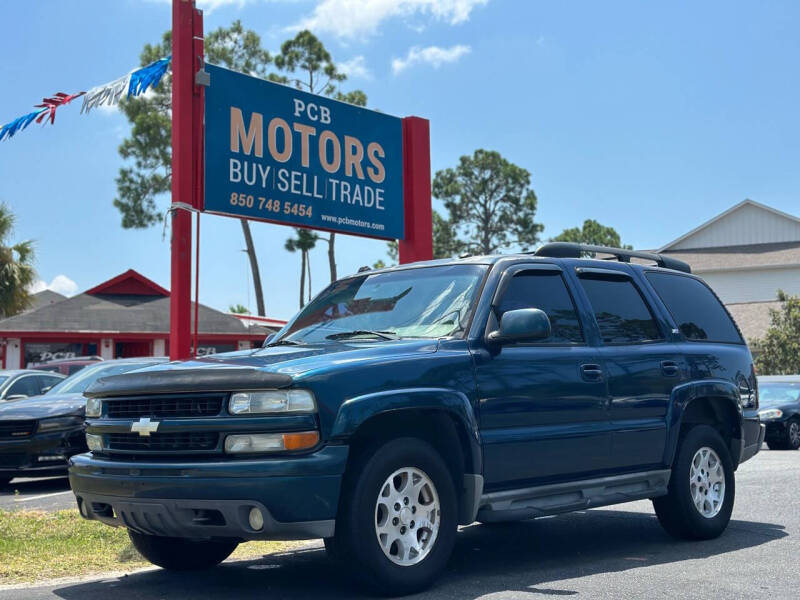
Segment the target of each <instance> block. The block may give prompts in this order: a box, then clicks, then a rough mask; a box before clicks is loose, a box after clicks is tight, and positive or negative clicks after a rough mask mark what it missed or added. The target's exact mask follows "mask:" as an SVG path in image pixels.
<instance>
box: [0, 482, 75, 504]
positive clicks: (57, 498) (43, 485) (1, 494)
mask: <svg viewBox="0 0 800 600" xmlns="http://www.w3.org/2000/svg"><path fill="white" fill-rule="evenodd" d="M76 506H77V505H76V504H75V496H73V495H72V491H71V490H70V489H69V480H68V479H67V477H66V476H63V477H43V478H41V479H28V478H23V477H18V478H17V479H12V480H11V483H9V484H8V485H5V486H2V487H0V509H2V510H19V509H25V510H47V511H51V510H63V509H65V508H76Z"/></svg>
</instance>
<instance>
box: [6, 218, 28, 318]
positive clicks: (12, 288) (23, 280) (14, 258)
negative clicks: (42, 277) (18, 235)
mask: <svg viewBox="0 0 800 600" xmlns="http://www.w3.org/2000/svg"><path fill="white" fill-rule="evenodd" d="M14 221H15V217H14V213H12V212H11V209H10V208H9V207H8V206H7V205H6V204H0V317H10V316H12V315H16V314H18V313H20V312H22V311H23V310H25V309H26V308H28V306H30V302H31V294H30V292H29V291H28V290H29V288H30V285H31V284H32V283H33V280H34V278H35V276H36V272H35V271H34V268H33V257H34V256H33V242H31V241H30V240H28V241H24V242H17V243H16V244H14V243H12V242H11V239H10V238H11V234H12V233H13V231H14Z"/></svg>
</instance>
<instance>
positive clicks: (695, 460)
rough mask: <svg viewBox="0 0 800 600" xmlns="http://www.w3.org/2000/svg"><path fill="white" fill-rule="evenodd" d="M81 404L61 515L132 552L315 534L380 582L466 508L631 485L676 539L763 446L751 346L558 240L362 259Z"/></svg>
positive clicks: (479, 510) (105, 383)
mask: <svg viewBox="0 0 800 600" xmlns="http://www.w3.org/2000/svg"><path fill="white" fill-rule="evenodd" d="M599 255H608V258H609V259H610V260H609V259H607V260H598V259H594V258H587V257H588V256H599ZM632 259H633V262H632ZM651 263H652V265H653V266H650V264H651ZM87 395H88V396H89V400H88V405H87V410H86V413H87V417H88V428H87V443H88V446H89V448H90V450H91V451H90V452H89V453H88V454H82V455H78V456H75V457H73V458H72V460H71V466H70V483H71V485H72V489H73V490H74V493H75V496H76V498H77V502H78V506H79V508H80V512H81V514H82V515H83V516H84V517H85V518H87V519H94V520H97V521H101V522H103V523H107V524H109V525H112V526H122V527H125V528H127V530H128V532H129V535H130V537H131V540H132V542H133V544H134V546H135V547H136V548H137V549H138V550H139V551H140V552H141V554H142V555H144V556H145V557H146V558H147V559H148V560H150V561H151V562H152V563H154V564H156V565H159V566H161V567H164V568H166V569H175V570H185V569H202V568H210V567H212V566H214V565H216V564H218V563H219V562H221V561H222V560H224V559H225V558H226V557H227V556H228V555H229V554H230V553H231V552H232V551H233V550H234V548H235V547H236V545H237V544H238V543H240V542H243V541H247V540H261V539H303V538H324V540H325V547H326V549H327V551H328V553H329V554H330V555H331V557H332V558H333V559H336V560H342V561H343V562H346V563H347V564H348V565H350V566H353V567H356V570H357V574H358V577H359V578H360V579H362V580H363V581H365V582H366V583H368V584H369V585H371V586H372V587H374V588H377V589H378V590H380V591H382V592H384V593H387V594H392V595H400V594H406V593H410V592H414V591H417V590H420V589H422V588H424V587H425V586H427V585H429V584H430V583H431V582H432V581H433V579H434V578H435V577H436V576H437V574H438V573H440V572H441V571H442V569H443V568H444V567H445V565H446V563H447V561H448V558H449V556H450V554H451V551H452V549H453V545H454V542H455V538H456V535H457V528H458V526H459V525H468V524H470V523H473V522H475V521H479V522H481V523H491V522H497V521H508V520H515V519H529V518H535V517H540V516H544V515H552V514H557V513H564V512H569V511H575V510H583V509H587V508H591V507H596V506H603V505H609V504H616V503H621V502H628V501H631V500H638V499H644V498H651V499H652V501H653V505H654V507H655V511H656V514H657V515H658V519H659V521H660V522H661V524H662V525H663V526H664V528H665V529H666V530H667V531H668V532H669V533H670V534H672V535H673V536H675V537H678V538H683V539H698V540H701V539H709V538H713V537H716V536H718V535H720V534H721V533H722V532H723V531H724V529H725V527H726V526H727V524H728V521H729V519H730V516H731V510H732V509H733V502H734V494H735V480H734V473H735V471H736V469H737V467H738V466H739V465H740V464H741V463H742V462H744V461H745V460H747V459H749V458H751V457H752V456H753V455H754V454H756V452H758V450H759V448H760V447H761V443H762V441H763V438H764V429H763V427H762V425H761V424H760V422H759V419H758V415H757V411H758V389H757V382H756V377H755V372H754V368H753V363H752V358H751V355H750V351H749V350H748V348H747V345H746V344H745V342H744V341H743V339H742V336H741V334H740V332H739V330H738V329H737V327H736V325H735V324H734V322H733V321H732V320H731V318H730V316H729V315H728V313H727V311H726V310H725V308H724V307H723V305H722V304H721V303H720V301H719V300H718V299H717V297H716V296H715V294H714V293H713V292H712V290H711V289H710V288H709V287H708V286H707V285H706V284H705V283H704V282H703V281H702V280H701V279H699V278H697V277H694V276H692V275H691V274H690V269H689V267H688V266H687V265H686V264H685V263H682V262H680V261H678V260H675V259H674V258H671V257H667V256H661V255H655V254H647V253H638V252H632V251H625V250H619V249H611V248H602V247H593V246H581V245H576V244H566V243H554V244H546V245H545V246H543V247H542V248H540V249H539V250H538V251H537V252H535V253H533V254H517V255H508V256H491V257H465V258H460V259H453V260H438V261H430V262H423V263H418V264H410V265H402V266H398V267H393V268H388V269H382V270H378V271H366V272H359V273H358V274H356V275H353V276H350V277H346V278H344V279H341V280H339V281H336V282H334V283H332V284H331V285H329V286H328V287H327V288H326V289H325V290H324V291H323V292H322V293H320V294H319V295H318V296H317V297H316V298H315V299H314V300H313V301H312V302H311V303H309V304H308V305H307V306H306V307H305V308H304V309H303V310H301V311H300V313H299V314H298V315H297V316H295V317H294V319H293V320H292V321H290V322H289V323H288V325H287V326H286V327H285V328H284V329H283V330H282V331H281V332H280V333H279V334H278V335H277V336H276V337H275V338H274V339H272V340H271V341H270V342H269V343H268V344H267V345H266V346H265V347H264V348H261V349H258V350H253V351H247V352H238V353H231V354H227V355H217V356H211V357H206V358H202V359H197V360H191V361H187V362H180V363H169V364H164V365H158V366H154V367H151V368H149V369H146V370H144V371H140V372H137V373H136V374H126V375H119V376H115V377H109V378H106V379H101V380H99V381H98V382H97V383H95V384H94V385H93V386H92V387H91V388H90V389H89V390H88V392H87Z"/></svg>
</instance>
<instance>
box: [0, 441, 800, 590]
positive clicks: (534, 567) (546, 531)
mask: <svg viewBox="0 0 800 600" xmlns="http://www.w3.org/2000/svg"><path fill="white" fill-rule="evenodd" d="M737 486H738V489H737V500H736V508H735V510H734V514H733V520H732V521H731V524H730V527H729V528H728V530H727V532H726V533H725V534H724V535H723V536H722V537H721V538H719V539H717V540H712V541H709V542H695V543H687V542H677V541H674V540H672V539H671V538H669V537H668V536H667V535H666V534H665V533H664V532H663V531H662V530H661V527H660V526H659V525H658V523H657V521H656V518H655V516H654V514H653V510H652V508H651V505H650V503H649V502H635V503H630V504H624V505H620V506H618V507H614V508H608V509H595V510H590V511H585V512H580V513H573V514H570V515H563V516H559V517H555V518H548V519H542V520H538V521H525V522H521V523H511V524H503V525H474V526H471V527H467V528H465V529H463V530H462V531H461V532H460V533H459V536H458V544H457V547H456V550H455V553H454V555H453V558H452V560H451V562H450V566H449V568H448V571H447V573H446V574H445V576H444V577H443V578H442V579H441V580H440V581H439V582H438V583H437V584H436V586H435V587H434V588H433V589H431V590H429V591H428V592H426V593H424V594H421V595H419V596H417V597H419V598H431V599H462V598H469V599H478V598H480V599H484V600H489V599H491V600H496V599H535V598H542V597H544V596H579V597H584V598H726V599H732V598H764V597H769V598H770V600H777V599H782V598H798V591H797V590H798V584H797V572H798V569H799V568H800V522H799V519H798V516H800V495H798V494H797V490H798V489H800V452H770V451H767V450H765V451H763V452H762V453H761V454H759V455H758V456H756V457H755V458H754V459H753V460H751V461H750V462H748V463H746V464H745V465H743V466H742V467H741V469H740V470H739V472H738V473H737ZM362 596H363V594H362V592H361V590H360V589H359V588H358V587H357V586H355V585H354V584H353V583H351V581H350V579H349V578H348V577H347V576H346V575H345V574H344V573H342V572H341V569H338V568H337V567H336V566H335V565H334V564H332V563H331V562H329V561H328V560H327V559H326V557H325V553H324V551H322V550H321V549H320V546H319V544H316V545H314V546H313V547H311V548H308V549H304V550H299V551H295V552H290V553H286V554H280V555H270V556H266V557H264V558H263V559H260V560H255V561H244V562H228V563H225V564H223V565H222V566H221V567H219V568H217V569H215V570H212V571H209V572H206V573H201V574H190V575H186V574H171V573H167V572H165V571H161V570H158V569H154V570H148V571H145V572H140V573H136V574H133V575H129V576H123V577H112V578H106V579H97V578H94V579H91V580H85V581H79V582H69V583H59V584H58V585H49V586H42V587H35V588H33V587H27V588H16V589H0V599H14V600H17V599H23V598H25V599H44V598H47V599H54V598H62V599H65V600H95V599H97V600H100V599H106V598H111V597H113V598H114V599H115V600H133V599H137V600H139V599H141V600H155V599H160V598H189V599H191V600H202V599H205V598H208V599H211V598H214V599H217V598H270V599H277V598H297V599H301V598H302V599H307V598H315V599H316V598H353V597H362Z"/></svg>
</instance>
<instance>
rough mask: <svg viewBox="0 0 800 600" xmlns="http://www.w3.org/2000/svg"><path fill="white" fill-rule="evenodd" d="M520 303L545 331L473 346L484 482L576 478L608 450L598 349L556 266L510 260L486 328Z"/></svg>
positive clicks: (598, 464)
mask: <svg viewBox="0 0 800 600" xmlns="http://www.w3.org/2000/svg"><path fill="white" fill-rule="evenodd" d="M519 308H539V309H541V310H543V311H544V312H545V313H547V315H548V317H549V318H550V321H551V328H552V334H551V336H550V337H549V338H548V339H546V340H543V341H540V342H536V343H511V344H506V345H502V346H493V345H484V346H482V347H480V348H479V349H478V351H477V352H476V353H475V362H476V376H477V384H478V393H479V398H480V403H479V418H480V428H481V438H482V443H483V452H484V479H485V485H486V487H487V488H489V489H491V488H498V487H519V486H523V485H529V484H532V483H537V482H545V481H548V480H557V479H575V478H579V477H580V476H581V475H583V474H590V473H593V472H596V471H598V470H601V469H603V468H605V467H607V466H608V460H609V457H610V439H609V435H608V431H607V423H608V417H607V408H606V398H607V394H606V384H605V380H604V377H603V373H602V370H601V369H600V367H599V358H598V354H597V349H596V348H594V347H591V346H589V345H588V344H587V341H586V337H585V335H584V332H583V326H582V323H581V321H580V319H579V316H578V312H577V310H576V307H575V302H574V300H573V298H572V294H571V293H570V291H569V289H568V287H567V285H566V283H565V280H564V277H563V273H562V271H561V268H560V267H559V266H557V265H554V264H553V265H550V264H529V265H518V266H515V267H511V268H510V269H509V270H508V271H507V272H506V273H505V274H504V277H503V279H502V280H501V283H500V285H499V286H498V289H497V292H496V294H495V298H494V300H493V302H492V309H491V311H492V312H491V315H490V317H489V324H488V325H487V329H489V330H492V329H494V328H496V326H497V325H499V322H500V321H502V315H503V313H505V312H506V311H508V310H513V309H519ZM493 319H494V320H495V322H494V323H493ZM483 343H484V344H485V342H483Z"/></svg>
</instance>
